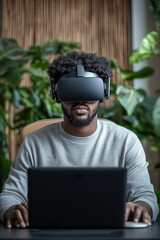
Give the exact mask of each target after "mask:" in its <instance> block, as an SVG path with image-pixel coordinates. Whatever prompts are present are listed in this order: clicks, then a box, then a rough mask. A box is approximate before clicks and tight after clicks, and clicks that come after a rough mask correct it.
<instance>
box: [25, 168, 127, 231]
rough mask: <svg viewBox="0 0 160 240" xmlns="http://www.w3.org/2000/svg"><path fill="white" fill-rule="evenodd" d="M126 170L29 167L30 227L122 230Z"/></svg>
mask: <svg viewBox="0 0 160 240" xmlns="http://www.w3.org/2000/svg"><path fill="white" fill-rule="evenodd" d="M126 178H127V170H126V169H125V168H104V167H103V168H101V167H87V168H86V167H84V168H83V167H82V168H70V167H66V168H64V167H59V168H48V167H41V168H29V169H28V202H29V223H30V228H38V229H106V228H123V227H124V219H125V193H126Z"/></svg>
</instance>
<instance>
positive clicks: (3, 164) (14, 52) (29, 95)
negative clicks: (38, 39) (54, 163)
mask: <svg viewBox="0 0 160 240" xmlns="http://www.w3.org/2000/svg"><path fill="white" fill-rule="evenodd" d="M76 48H80V45H79V44H78V43H75V42H64V41H54V42H50V43H46V44H43V45H37V46H31V47H30V48H29V49H28V50H24V49H23V48H22V47H20V45H19V44H18V43H17V41H16V40H15V39H3V38H2V39H0V177H1V181H3V180H4V179H6V177H7V176H8V171H9V168H10V164H11V159H10V156H9V147H8V136H7V131H6V129H7V128H10V129H12V130H14V131H15V130H17V129H18V130H19V129H20V128H21V127H23V126H24V125H26V124H28V123H30V122H33V121H36V120H39V119H43V118H52V117H61V116H62V111H61V108H60V106H59V105H58V104H57V103H56V102H55V101H52V100H51V98H50V94H49V88H50V86H49V79H48V77H47V68H48V66H49V62H50V60H49V59H50V58H51V57H52V56H53V55H56V54H64V53H67V52H69V51H71V50H73V49H76ZM24 74H27V75H28V77H29V78H30V82H31V84H30V86H28V87H24V86H21V82H22V79H23V76H24ZM6 102H8V103H9V104H12V105H13V106H14V108H15V109H17V111H16V114H15V116H14V121H12V120H11V119H10V114H9V112H8V109H7V108H6Z"/></svg>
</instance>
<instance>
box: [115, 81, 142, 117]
mask: <svg viewBox="0 0 160 240" xmlns="http://www.w3.org/2000/svg"><path fill="white" fill-rule="evenodd" d="M116 94H117V95H118V97H117V100H118V101H119V102H120V104H121V105H122V106H123V107H124V109H125V110H126V112H127V114H128V115H131V114H132V113H133V112H134V110H135V108H136V106H137V105H138V104H139V103H141V102H142V101H143V100H144V96H143V95H141V94H140V93H139V92H138V91H136V90H135V89H133V88H131V87H124V86H121V85H120V86H118V87H117V91H116Z"/></svg>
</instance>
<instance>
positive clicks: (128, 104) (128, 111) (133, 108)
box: [99, 32, 160, 167]
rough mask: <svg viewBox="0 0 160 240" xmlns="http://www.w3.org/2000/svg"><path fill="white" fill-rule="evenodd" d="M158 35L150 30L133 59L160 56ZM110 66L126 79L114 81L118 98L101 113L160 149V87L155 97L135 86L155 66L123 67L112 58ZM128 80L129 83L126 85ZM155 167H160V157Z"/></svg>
mask: <svg viewBox="0 0 160 240" xmlns="http://www.w3.org/2000/svg"><path fill="white" fill-rule="evenodd" d="M158 40H159V35H158V33H157V32H150V33H148V34H147V35H146V36H145V37H144V38H143V39H142V42H141V44H140V47H139V49H137V50H135V51H134V52H133V53H132V54H131V56H130V59H129V61H130V63H131V64H134V63H140V62H142V61H144V60H148V59H151V58H153V57H155V56H160V48H158V47H157V45H158ZM111 66H112V68H113V69H114V70H116V71H118V73H119V74H120V77H121V78H122V79H123V81H124V85H116V84H113V83H112V87H111V90H112V95H113V96H114V99H115V102H114V104H113V106H112V107H111V108H110V109H100V112H99V115H100V116H101V117H106V118H109V119H111V120H113V121H115V122H117V123H119V124H121V125H125V126H126V127H127V128H129V129H131V130H132V131H134V132H135V133H136V134H137V135H138V136H139V138H140V140H141V141H143V140H147V141H149V142H150V143H151V148H150V150H151V151H157V152H159V153H160V90H157V91H156V93H155V96H154V97H151V96H149V95H148V93H147V92H146V91H144V90H142V89H135V88H134V86H133V80H134V79H144V80H145V79H146V78H147V77H151V76H152V75H153V74H154V69H153V68H151V67H149V66H147V67H144V68H142V69H140V70H139V71H133V70H131V69H122V68H121V67H120V65H119V64H118V62H117V61H116V60H112V61H111ZM125 82H129V83H130V84H128V85H126V84H125ZM155 167H160V160H159V162H158V163H157V164H156V166H155Z"/></svg>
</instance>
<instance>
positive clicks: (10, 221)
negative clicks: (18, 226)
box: [6, 219, 12, 228]
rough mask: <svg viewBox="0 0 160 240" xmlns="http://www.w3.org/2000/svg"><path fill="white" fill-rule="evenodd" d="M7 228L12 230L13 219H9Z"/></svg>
mask: <svg viewBox="0 0 160 240" xmlns="http://www.w3.org/2000/svg"><path fill="white" fill-rule="evenodd" d="M6 226H7V228H12V220H11V219H7V221H6Z"/></svg>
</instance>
